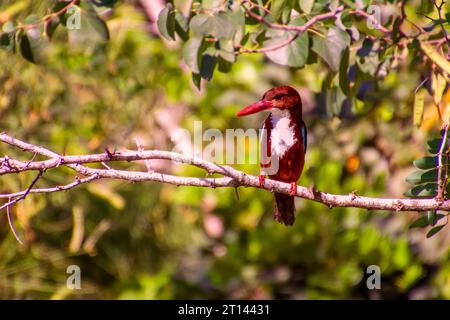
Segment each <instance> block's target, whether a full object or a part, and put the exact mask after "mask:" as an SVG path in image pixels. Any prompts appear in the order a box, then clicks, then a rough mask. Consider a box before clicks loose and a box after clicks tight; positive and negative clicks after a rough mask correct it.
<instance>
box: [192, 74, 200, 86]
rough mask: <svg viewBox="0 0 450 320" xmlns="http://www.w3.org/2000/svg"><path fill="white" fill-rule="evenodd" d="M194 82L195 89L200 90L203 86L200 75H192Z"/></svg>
mask: <svg viewBox="0 0 450 320" xmlns="http://www.w3.org/2000/svg"><path fill="white" fill-rule="evenodd" d="M192 82H193V83H194V85H195V87H196V88H197V89H198V90H200V87H201V84H202V77H201V76H200V74H199V73H192Z"/></svg>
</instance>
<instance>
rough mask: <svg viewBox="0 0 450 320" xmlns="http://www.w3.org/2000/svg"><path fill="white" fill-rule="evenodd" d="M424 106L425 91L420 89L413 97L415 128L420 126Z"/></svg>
mask: <svg viewBox="0 0 450 320" xmlns="http://www.w3.org/2000/svg"><path fill="white" fill-rule="evenodd" d="M424 104H425V89H424V88H420V89H419V90H418V91H417V92H416V93H415V95H414V119H413V123H414V125H415V126H420V125H421V124H422V119H423V109H424Z"/></svg>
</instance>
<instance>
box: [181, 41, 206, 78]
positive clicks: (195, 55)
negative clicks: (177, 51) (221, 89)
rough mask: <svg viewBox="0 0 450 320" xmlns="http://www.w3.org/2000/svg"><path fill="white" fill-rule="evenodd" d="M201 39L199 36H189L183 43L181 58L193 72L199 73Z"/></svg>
mask: <svg viewBox="0 0 450 320" xmlns="http://www.w3.org/2000/svg"><path fill="white" fill-rule="evenodd" d="M202 42H203V39H202V38H199V37H194V38H191V39H190V40H189V41H188V42H186V43H185V44H184V47H183V59H184V62H186V64H187V65H188V66H189V68H190V69H191V71H192V72H193V73H200V68H199V57H200V54H199V51H200V47H201V46H202Z"/></svg>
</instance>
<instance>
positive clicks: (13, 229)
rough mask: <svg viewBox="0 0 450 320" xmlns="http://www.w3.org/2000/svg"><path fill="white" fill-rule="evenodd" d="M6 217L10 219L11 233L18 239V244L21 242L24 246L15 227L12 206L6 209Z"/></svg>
mask: <svg viewBox="0 0 450 320" xmlns="http://www.w3.org/2000/svg"><path fill="white" fill-rule="evenodd" d="M9 201H11V199H9ZM6 216H7V217H8V223H9V228H10V229H11V231H12V233H13V235H14V238H16V240H17V242H19V243H20V244H23V241H22V240H21V239H20V236H19V233H18V232H17V230H16V228H15V227H14V221H13V217H12V215H11V208H10V206H8V207H6Z"/></svg>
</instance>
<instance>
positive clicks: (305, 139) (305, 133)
mask: <svg viewBox="0 0 450 320" xmlns="http://www.w3.org/2000/svg"><path fill="white" fill-rule="evenodd" d="M301 130H302V140H303V146H304V150H305V153H306V148H307V147H308V130H306V125H305V123H304V122H303V120H302V128H301Z"/></svg>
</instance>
